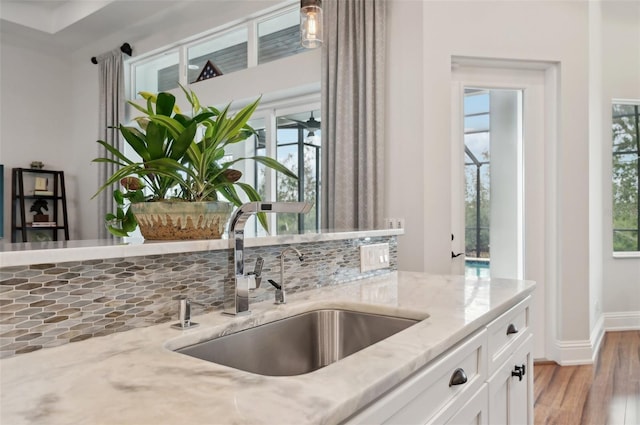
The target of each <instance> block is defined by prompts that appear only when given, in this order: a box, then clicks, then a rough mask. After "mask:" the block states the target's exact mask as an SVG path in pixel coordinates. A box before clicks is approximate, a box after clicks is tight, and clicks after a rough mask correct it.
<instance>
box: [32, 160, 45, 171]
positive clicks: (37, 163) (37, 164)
mask: <svg viewBox="0 0 640 425" xmlns="http://www.w3.org/2000/svg"><path fill="white" fill-rule="evenodd" d="M29 166H30V167H31V168H33V169H36V170H42V169H43V168H44V163H43V162H42V161H31V164H29Z"/></svg>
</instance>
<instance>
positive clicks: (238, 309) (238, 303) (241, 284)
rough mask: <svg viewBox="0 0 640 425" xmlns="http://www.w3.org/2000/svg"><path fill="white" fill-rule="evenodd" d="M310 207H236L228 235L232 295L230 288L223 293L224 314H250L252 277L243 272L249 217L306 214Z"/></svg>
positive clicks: (277, 204) (294, 204) (260, 204)
mask: <svg viewBox="0 0 640 425" xmlns="http://www.w3.org/2000/svg"><path fill="white" fill-rule="evenodd" d="M312 206H313V205H312V204H310V203H308V202H248V203H246V204H243V205H241V206H240V207H238V209H237V210H236V211H235V213H234V214H233V216H232V217H231V220H230V221H229V235H230V236H231V237H232V238H233V263H234V279H233V289H232V291H233V293H231V288H228V292H227V291H225V297H224V298H225V301H224V313H225V314H230V315H234V316H235V315H241V314H249V313H250V311H249V287H250V285H249V283H250V281H251V279H253V278H254V276H252V275H250V274H247V273H245V271H244V226H245V224H246V222H247V220H248V219H249V217H251V215H253V214H256V213H260V212H265V213H298V214H306V213H308V212H309V211H310V210H311V208H312Z"/></svg>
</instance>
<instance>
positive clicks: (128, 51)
mask: <svg viewBox="0 0 640 425" xmlns="http://www.w3.org/2000/svg"><path fill="white" fill-rule="evenodd" d="M120 51H121V52H122V53H124V54H125V55H127V56H131V53H133V49H131V45H130V44H129V43H124V44H123V45H122V46H120Z"/></svg>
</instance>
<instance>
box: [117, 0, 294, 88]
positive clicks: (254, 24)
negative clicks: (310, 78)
mask: <svg viewBox="0 0 640 425" xmlns="http://www.w3.org/2000/svg"><path fill="white" fill-rule="evenodd" d="M304 51H305V49H304V48H303V47H302V46H301V45H300V10H299V5H298V4H297V3H296V4H294V5H291V4H289V5H287V6H286V7H284V8H282V9H280V10H277V11H275V12H269V13H264V14H263V15H260V16H258V17H253V18H251V19H247V20H246V21H244V22H242V23H240V24H237V25H234V26H232V27H228V26H227V27H225V28H214V29H212V30H211V31H210V32H209V33H207V34H205V35H203V36H202V37H200V38H198V39H197V40H195V41H193V40H183V41H182V42H178V44H177V46H176V45H175V44H173V45H172V47H171V48H167V49H165V50H162V51H160V52H156V53H154V54H152V55H147V56H143V57H141V58H136V59H133V60H130V61H128V64H129V66H130V78H131V84H130V85H129V87H130V88H131V92H130V93H129V96H128V97H129V98H130V99H134V98H136V97H137V96H138V92H140V91H148V92H151V93H157V92H161V91H168V90H172V89H175V88H177V87H178V84H182V85H184V86H186V85H188V84H191V83H193V82H195V81H196V80H197V79H198V77H199V76H200V74H201V72H202V70H203V69H204V67H205V65H206V64H207V62H208V61H210V62H211V63H212V65H213V66H214V67H215V68H216V69H217V70H219V71H220V74H219V76H218V77H215V78H223V77H224V75H226V74H230V73H233V72H236V71H241V70H243V69H247V68H251V67H254V66H258V65H261V64H264V63H267V62H270V61H274V60H277V59H281V58H285V57H288V56H292V55H296V54H298V53H302V52H304Z"/></svg>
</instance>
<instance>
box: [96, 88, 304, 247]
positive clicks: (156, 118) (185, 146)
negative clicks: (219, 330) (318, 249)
mask: <svg viewBox="0 0 640 425" xmlns="http://www.w3.org/2000/svg"><path fill="white" fill-rule="evenodd" d="M181 88H182V91H183V92H184V94H185V96H186V99H187V101H188V102H189V104H190V105H191V115H185V114H183V113H181V111H180V109H179V108H178V107H177V105H176V99H175V96H173V95H172V94H171V93H166V92H161V93H159V94H158V95H154V94H151V93H147V92H141V93H140V94H141V95H142V97H143V98H144V99H145V100H146V102H147V103H146V108H145V107H142V106H140V105H138V104H136V103H134V102H131V101H130V102H129V104H130V105H131V106H133V107H134V108H136V109H138V110H139V111H141V112H142V113H143V115H142V116H139V117H137V118H135V121H136V123H137V125H138V126H139V128H137V127H135V126H124V125H119V127H118V128H119V130H120V133H121V134H122V136H123V138H124V140H125V141H126V143H127V144H128V145H129V146H130V147H131V148H132V149H133V150H134V151H135V152H136V153H137V155H138V156H139V157H140V159H139V160H138V159H131V158H128V157H127V156H126V155H125V154H124V153H123V152H120V151H119V150H117V149H115V148H114V147H113V146H111V145H109V144H108V143H106V142H104V141H102V140H99V141H98V143H99V144H101V145H102V146H103V147H104V148H105V149H106V150H107V151H108V152H110V153H111V154H112V155H113V159H112V158H96V159H94V162H108V163H113V164H116V165H118V166H119V167H120V168H119V169H118V171H116V172H115V173H114V174H113V175H112V176H111V177H109V178H108V179H107V181H106V182H105V183H104V184H103V185H102V186H101V187H100V188H99V189H98V192H97V193H96V195H97V194H98V193H100V192H101V191H102V190H104V189H105V188H106V187H108V186H111V185H113V184H117V183H119V184H120V185H121V187H122V189H117V190H115V191H114V198H115V200H116V203H117V204H118V210H117V211H116V213H108V214H107V215H106V217H105V221H106V223H107V227H108V229H109V231H110V232H111V233H112V234H114V235H116V236H127V235H128V234H129V233H130V232H131V231H133V230H135V228H136V226H138V225H139V226H140V230H141V232H142V235H143V236H144V237H145V238H146V239H209V238H220V237H221V236H222V234H223V233H224V228H225V226H226V222H227V220H228V218H229V216H230V215H231V212H232V210H233V206H239V205H241V204H242V203H243V201H242V199H241V198H240V196H239V193H238V190H237V189H240V190H241V191H242V192H243V193H244V194H246V196H247V198H248V200H249V201H260V200H261V199H260V195H259V194H258V192H257V191H256V190H255V189H254V188H253V187H252V186H251V185H249V184H246V183H243V182H240V181H239V179H240V177H241V175H242V173H241V172H240V171H238V170H234V169H233V168H232V166H233V165H234V164H235V163H237V162H239V161H243V160H246V159H251V160H255V161H258V162H260V163H262V164H264V165H265V166H267V167H269V168H272V169H274V170H276V171H278V172H281V173H283V174H285V175H287V176H289V177H293V178H297V176H296V175H295V174H293V173H292V172H291V171H289V170H288V169H287V168H286V167H285V166H283V165H282V164H280V163H279V162H278V161H276V160H274V159H272V158H269V157H265V156H252V157H248V158H237V159H233V160H230V161H224V157H225V147H226V146H228V145H230V144H235V143H241V142H243V141H244V140H246V139H247V138H248V137H249V136H251V135H253V134H255V130H254V129H253V128H251V127H250V126H249V125H248V124H247V122H248V121H249V119H250V118H251V115H252V114H253V112H254V111H255V109H256V107H257V106H258V103H259V101H260V99H259V98H258V99H257V100H255V101H254V102H252V103H251V104H249V105H247V106H245V107H244V108H242V109H241V110H240V111H239V112H238V113H237V114H235V115H233V116H232V115H230V113H229V108H230V104H229V105H227V106H226V107H225V108H224V109H222V110H218V109H216V108H214V107H211V106H202V105H201V104H200V101H199V99H198V97H197V96H196V94H195V93H194V92H193V91H192V90H187V89H185V88H184V87H182V86H181ZM96 195H94V197H95V196H96ZM221 198H223V199H224V200H226V201H222V199H221ZM258 218H259V220H260V222H261V223H262V225H263V226H264V227H265V228H266V227H267V222H266V217H265V215H264V214H262V215H259V216H258Z"/></svg>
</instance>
